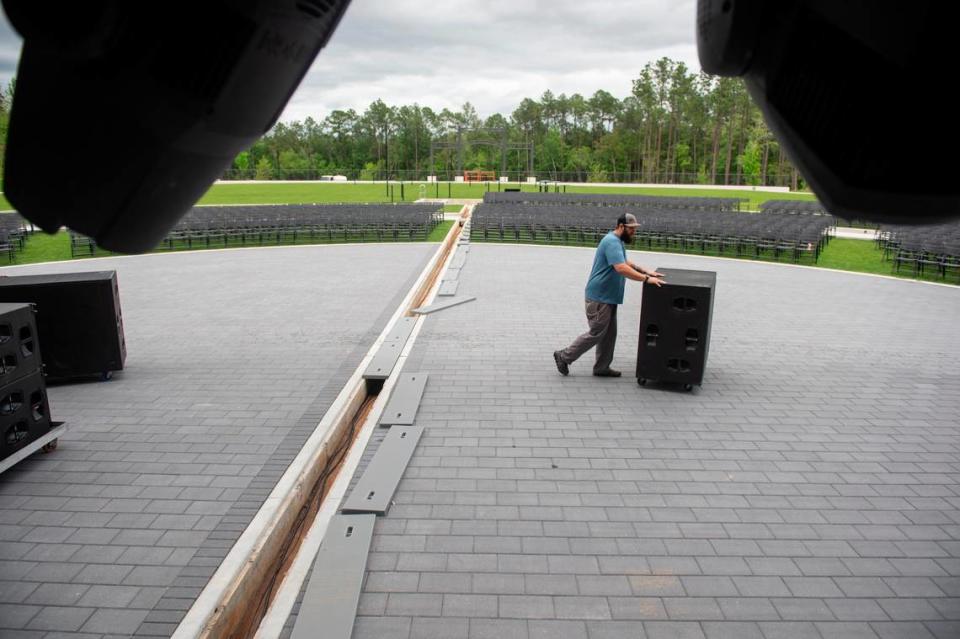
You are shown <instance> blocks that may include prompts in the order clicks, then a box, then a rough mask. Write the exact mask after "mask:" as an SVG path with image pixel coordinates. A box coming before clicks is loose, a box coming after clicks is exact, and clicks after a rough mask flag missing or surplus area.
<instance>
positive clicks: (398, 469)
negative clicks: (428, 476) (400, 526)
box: [341, 426, 423, 515]
mask: <svg viewBox="0 0 960 639" xmlns="http://www.w3.org/2000/svg"><path fill="white" fill-rule="evenodd" d="M422 434H423V426H391V427H390V431H389V432H388V433H387V436H386V437H384V438H383V441H382V442H381V443H380V448H378V449H377V452H376V454H374V456H373V459H371V460H370V464H369V465H368V466H367V469H366V470H365V471H364V472H363V476H362V477H361V478H360V481H358V482H357V485H356V486H354V488H353V492H351V493H350V497H348V498H347V500H346V501H345V502H344V504H343V507H342V508H341V510H342V512H343V513H345V514H346V513H373V514H375V515H386V514H387V511H388V510H389V509H390V501H391V500H392V499H393V493H395V492H396V490H397V485H398V484H399V483H400V479H401V478H402V477H403V471H404V470H406V469H407V464H408V463H410V458H411V457H412V456H413V451H414V449H415V448H416V447H417V442H418V441H420V436H421V435H422Z"/></svg>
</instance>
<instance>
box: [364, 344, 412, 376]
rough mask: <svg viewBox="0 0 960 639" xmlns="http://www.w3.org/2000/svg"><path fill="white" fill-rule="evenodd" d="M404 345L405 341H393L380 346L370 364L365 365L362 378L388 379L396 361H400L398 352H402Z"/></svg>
mask: <svg viewBox="0 0 960 639" xmlns="http://www.w3.org/2000/svg"><path fill="white" fill-rule="evenodd" d="M406 343H407V341H406V340H403V341H401V340H399V339H395V340H392V341H389V342H384V343H383V344H381V345H380V348H378V349H377V352H376V354H375V355H374V356H373V358H372V359H371V360H370V364H369V365H367V368H366V370H365V371H363V378H364V379H387V378H388V377H390V373H392V372H393V367H394V366H396V365H397V360H398V359H400V352H401V351H403V347H404V345H405V344H406Z"/></svg>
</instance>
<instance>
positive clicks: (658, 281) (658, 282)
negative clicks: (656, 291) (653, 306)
mask: <svg viewBox="0 0 960 639" xmlns="http://www.w3.org/2000/svg"><path fill="white" fill-rule="evenodd" d="M655 275H662V273H655ZM645 283H646V284H653V285H654V286H657V287H660V286H663V285H664V283H665V282H664V281H663V278H661V277H654V276H653V275H651V276H650V277H648V278H647V281H646V282H645Z"/></svg>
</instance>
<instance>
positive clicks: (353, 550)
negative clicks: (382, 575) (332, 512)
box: [290, 515, 377, 639]
mask: <svg viewBox="0 0 960 639" xmlns="http://www.w3.org/2000/svg"><path fill="white" fill-rule="evenodd" d="M376 519H377V517H376V515H336V516H334V517H333V519H331V520H330V525H329V526H328V527H327V534H326V536H324V538H323V543H322V544H321V545H320V550H319V551H318V552H317V558H316V559H315V560H314V562H313V571H312V573H311V575H310V582H309V583H308V584H307V590H306V592H305V593H304V595H303V603H302V604H301V605H300V612H299V614H297V623H296V624H295V625H294V626H293V633H292V634H291V635H290V637H291V639H316V637H324V639H350V635H351V634H353V625H354V621H355V620H356V616H357V603H358V602H359V600H360V590H361V588H362V586H363V578H364V575H365V574H366V569H367V555H368V554H369V552H370V540H371V539H372V538H373V525H374V522H375V521H376Z"/></svg>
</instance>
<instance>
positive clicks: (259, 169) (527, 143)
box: [0, 58, 803, 189]
mask: <svg viewBox="0 0 960 639" xmlns="http://www.w3.org/2000/svg"><path fill="white" fill-rule="evenodd" d="M632 85H633V86H632V90H631V92H630V94H629V95H627V96H625V97H623V98H618V97H616V96H614V95H612V94H611V93H609V92H608V91H604V90H598V91H596V92H595V93H594V94H593V95H591V96H589V97H585V96H582V95H580V94H578V93H575V94H573V95H569V96H568V95H564V94H560V95H554V94H553V93H552V92H550V91H547V92H545V93H544V94H543V95H542V96H540V98H539V99H533V98H525V99H524V100H522V101H521V102H520V104H519V105H518V106H517V107H516V108H515V109H514V110H513V112H512V113H510V114H508V115H503V114H500V113H494V114H492V115H490V116H488V117H486V118H481V117H480V115H479V114H478V113H477V111H476V109H475V108H474V107H473V106H472V105H471V104H470V103H469V102H467V103H466V104H464V105H463V107H462V108H461V109H460V110H459V111H451V110H449V109H446V108H444V109H442V110H439V111H437V110H435V109H432V108H430V107H427V106H421V105H419V104H413V105H404V106H389V105H387V104H385V103H384V102H383V101H382V100H379V99H378V100H375V101H374V102H373V103H371V104H370V105H369V106H368V107H367V108H366V110H364V111H363V112H362V113H358V112H357V111H355V110H353V109H346V110H343V109H338V110H335V111H333V112H331V113H330V114H328V115H326V117H324V118H323V119H321V120H317V119H314V118H313V117H308V118H306V119H305V120H303V121H293V122H279V123H278V124H277V125H276V126H274V127H273V128H272V129H271V130H270V131H269V132H268V133H267V134H266V135H265V136H263V137H262V138H261V139H260V140H258V141H257V142H256V143H255V144H254V145H253V146H252V147H250V148H249V149H248V150H246V151H244V152H242V153H240V154H239V155H238V156H237V158H236V159H235V160H234V162H233V166H232V167H231V168H230V169H229V170H228V171H226V172H225V174H224V176H223V177H224V178H226V179H316V178H319V177H322V176H325V175H345V176H346V177H347V178H348V179H359V180H383V179H400V180H425V179H426V178H427V176H431V175H435V176H437V177H438V179H440V180H446V179H453V178H454V176H455V175H457V174H458V171H459V170H462V169H466V170H470V169H482V170H492V171H496V172H497V174H498V175H500V174H501V173H502V168H503V164H504V162H503V157H502V155H501V153H502V151H501V148H500V144H501V143H502V141H503V135H504V134H501V133H500V132H499V131H505V136H506V139H507V141H508V142H509V143H510V144H511V146H512V147H513V148H514V149H515V150H511V151H509V152H508V154H507V158H506V162H505V164H506V169H507V175H508V176H509V177H510V178H511V179H513V180H516V179H521V180H523V179H526V178H527V177H532V176H535V177H537V178H538V179H541V180H561V181H578V182H644V183H673V184H737V185H740V184H744V185H776V186H789V187H792V188H794V189H796V188H802V186H803V184H802V179H801V178H800V176H799V174H798V172H797V170H796V169H795V168H794V167H793V165H792V164H791V163H790V161H789V160H788V158H787V157H786V155H785V153H784V152H783V150H782V149H781V147H780V144H779V143H778V142H777V140H776V138H774V137H773V135H772V134H771V132H770V130H769V129H768V128H767V126H766V123H765V122H764V121H763V118H762V117H761V116H760V112H759V110H758V109H757V107H756V106H755V105H754V104H753V102H752V101H751V100H750V98H749V95H748V94H747V91H746V88H745V87H744V85H743V82H742V81H741V80H740V79H736V78H717V77H714V76H710V75H707V74H705V73H702V72H701V73H694V72H692V71H691V70H690V69H688V68H687V66H686V65H685V64H684V63H683V62H679V61H675V60H671V59H669V58H661V59H659V60H657V61H656V62H651V63H648V64H647V65H645V66H644V67H643V69H642V70H641V71H640V73H639V76H638V77H637V78H636V79H635V80H633V83H632ZM14 86H15V84H14V81H11V83H10V84H9V85H8V86H7V87H5V88H4V87H0V144H3V142H4V141H5V140H6V126H7V122H8V116H9V107H10V104H11V101H12V97H13V90H14ZM481 128H486V129H487V131H485V132H484V131H480V132H477V131H476V130H477V129H481ZM490 130H496V132H494V133H491V131H490ZM458 131H459V132H460V133H461V135H462V140H463V149H462V151H459V152H458V150H456V149H453V148H449V147H450V146H452V145H451V144H450V143H452V142H453V141H455V140H456V139H457V136H458ZM491 138H493V139H494V140H493V141H494V142H495V143H494V144H493V145H485V144H481V142H482V141H483V139H486V140H488V141H489V140H491ZM434 142H438V143H447V144H446V146H447V147H448V148H444V149H440V150H436V151H435V152H434V153H433V154H431V143H434ZM527 148H529V149H531V152H528V151H527V150H526V149H527ZM0 150H2V149H0ZM431 158H432V160H433V165H432V166H431V165H430V161H431ZM0 162H2V154H0ZM531 162H532V166H531Z"/></svg>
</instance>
